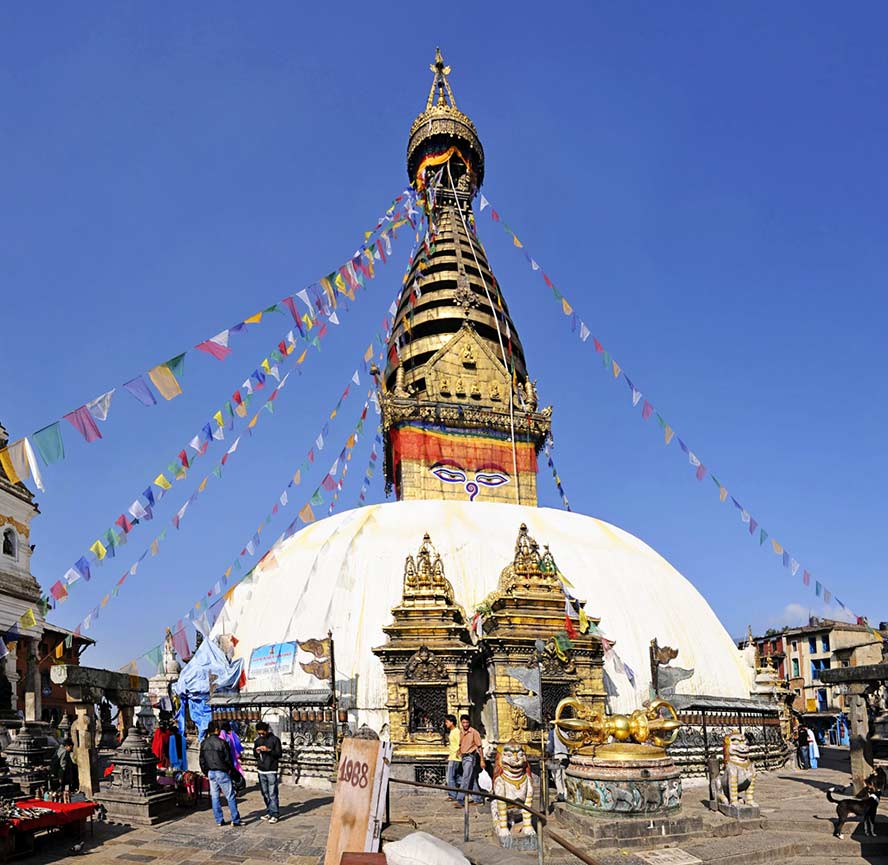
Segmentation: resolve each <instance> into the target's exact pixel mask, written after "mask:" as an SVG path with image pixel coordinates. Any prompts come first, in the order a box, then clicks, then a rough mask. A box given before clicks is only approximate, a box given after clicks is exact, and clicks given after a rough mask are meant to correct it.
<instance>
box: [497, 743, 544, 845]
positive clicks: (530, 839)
mask: <svg viewBox="0 0 888 865" xmlns="http://www.w3.org/2000/svg"><path fill="white" fill-rule="evenodd" d="M493 793H494V795H496V796H502V797H503V798H505V799H512V800H514V801H516V802H521V803H522V804H523V805H526V806H528V807H531V808H532V807H533V776H532V775H531V773H530V764H529V763H528V762H527V755H526V754H525V753H524V746H523V745H521V744H519V743H518V742H515V741H512V742H507V743H506V744H505V745H501V746H500V747H499V748H497V751H496V763H495V767H494V770H493ZM490 812H491V816H492V817H493V828H494V831H495V832H496V837H497V840H498V841H499V842H500V844H501V845H502V846H503V847H510V848H519V849H524V850H535V849H536V831H535V830H534V828H533V822H532V819H531V815H530V813H529V812H527V811H524V810H522V809H520V808H509V806H508V805H507V804H506V803H505V802H500V801H497V800H496V799H492V800H491V803H490ZM519 823H520V825H521V833H520V834H519V835H513V834H512V826H513V825H518V824H519Z"/></svg>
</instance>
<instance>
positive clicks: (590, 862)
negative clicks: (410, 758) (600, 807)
mask: <svg viewBox="0 0 888 865" xmlns="http://www.w3.org/2000/svg"><path fill="white" fill-rule="evenodd" d="M389 783H390V784H406V785H407V786H408V787H423V788H425V789H427V790H441V791H443V792H445V793H462V794H463V797H464V798H463V840H464V841H468V840H469V796H473V797H474V796H482V797H483V798H485V799H490V800H495V801H497V802H505V803H506V804H507V805H510V806H511V807H513V808H520V809H521V810H522V811H527V812H528V813H529V814H531V815H532V816H534V817H536V818H537V822H538V827H539V828H538V829H537V857H538V860H539V863H540V865H544V863H545V861H546V854H545V844H544V841H543V829H544V828H546V836H547V837H549V838H551V839H552V840H553V841H554V842H555V843H556V844H559V845H560V846H561V847H563V848H564V849H565V850H567V852H568V853H571V854H573V855H574V856H576V857H577V859H579V860H580V861H581V862H585V863H586V865H601V863H600V862H599V861H598V860H597V859H593V858H592V857H591V856H589V855H588V854H587V853H584V852H583V851H582V850H580V849H579V847H576V846H574V845H573V844H571V842H570V841H568V840H567V839H566V838H564V837H562V836H561V835H559V834H558V833H557V832H554V831H552V830H551V829H548V828H547V824H548V822H549V820H548V818H547V817H546V815H545V814H543V813H541V812H540V811H537V810H536V809H534V808H531V807H529V806H528V805H524V804H523V803H521V802H518V801H516V800H515V799H507V798H506V797H505V796H497V795H496V794H495V793H487V792H485V791H484V790H478V789H475V790H466V789H464V788H462V787H447V786H445V785H443V784H423V783H422V782H420V781H408V780H406V779H403V778H389Z"/></svg>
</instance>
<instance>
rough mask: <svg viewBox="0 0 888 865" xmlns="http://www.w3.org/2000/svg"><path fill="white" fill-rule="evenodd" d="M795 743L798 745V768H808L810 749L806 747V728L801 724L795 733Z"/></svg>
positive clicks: (809, 766) (809, 765) (809, 764)
mask: <svg viewBox="0 0 888 865" xmlns="http://www.w3.org/2000/svg"><path fill="white" fill-rule="evenodd" d="M796 745H797V746H798V759H799V768H800V769H810V768H811V762H810V760H811V757H810V751H809V749H808V729H807V727H803V726H802V725H801V724H800V725H799V729H798V733H797V739H796Z"/></svg>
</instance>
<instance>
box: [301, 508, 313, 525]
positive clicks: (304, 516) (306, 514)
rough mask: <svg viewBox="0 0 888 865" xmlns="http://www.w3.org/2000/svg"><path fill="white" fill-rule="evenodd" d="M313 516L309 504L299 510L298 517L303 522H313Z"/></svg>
mask: <svg viewBox="0 0 888 865" xmlns="http://www.w3.org/2000/svg"><path fill="white" fill-rule="evenodd" d="M314 518H315V515H314V511H313V510H312V509H311V505H310V504H307V505H306V506H305V507H304V508H303V509H302V510H301V511H299V519H300V520H302V522H304V523H313V522H314Z"/></svg>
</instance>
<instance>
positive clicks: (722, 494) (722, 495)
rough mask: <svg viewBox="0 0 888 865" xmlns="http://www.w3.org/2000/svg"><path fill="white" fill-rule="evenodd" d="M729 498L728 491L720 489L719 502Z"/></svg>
mask: <svg viewBox="0 0 888 865" xmlns="http://www.w3.org/2000/svg"><path fill="white" fill-rule="evenodd" d="M727 497H728V490H727V488H725V487H719V488H718V500H719V501H720V502H723V501H724V500H725V499H726V498H727Z"/></svg>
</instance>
